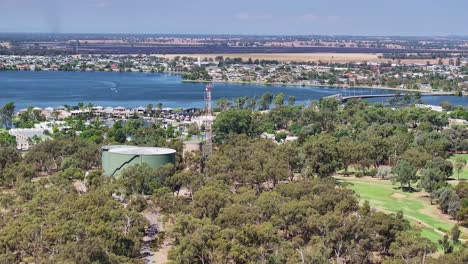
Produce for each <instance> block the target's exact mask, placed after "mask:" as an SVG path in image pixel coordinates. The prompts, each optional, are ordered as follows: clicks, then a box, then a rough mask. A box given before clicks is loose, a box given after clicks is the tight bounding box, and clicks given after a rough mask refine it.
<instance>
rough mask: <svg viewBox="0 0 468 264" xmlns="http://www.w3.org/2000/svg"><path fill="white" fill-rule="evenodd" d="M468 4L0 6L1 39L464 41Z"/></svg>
mask: <svg viewBox="0 0 468 264" xmlns="http://www.w3.org/2000/svg"><path fill="white" fill-rule="evenodd" d="M466 10H468V1H464V0H449V1H427V0H411V1H407V0H393V1H375V0H355V1H343V0H340V1H339V0H313V1H311V0H290V1H287V2H285V1H281V0H256V1H253V0H250V1H249V0H236V1H220V0H217V1H216V0H197V1H189V0H171V1H159V0H134V1H128V0H112V1H111V0H80V1H71V0H0V32H32V33H34V32H45V33H48V32H52V33H150V34H151V33H154V34H156V33H161V34H245V35H251V34H258V35H363V36H388V35H392V36H396V35H399V36H447V35H459V36H468V27H466V26H467V25H468V16H467V15H466V14H465V13H466Z"/></svg>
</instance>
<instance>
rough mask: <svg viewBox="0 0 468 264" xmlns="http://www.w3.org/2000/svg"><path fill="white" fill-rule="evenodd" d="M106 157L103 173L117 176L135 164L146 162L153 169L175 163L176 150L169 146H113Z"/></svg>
mask: <svg viewBox="0 0 468 264" xmlns="http://www.w3.org/2000/svg"><path fill="white" fill-rule="evenodd" d="M107 159H108V163H107V167H106V169H104V174H105V175H108V176H117V175H119V174H120V173H121V172H122V170H124V169H126V168H128V167H130V166H133V165H136V164H142V163H147V164H148V165H149V166H150V167H151V168H154V169H156V168H159V167H161V166H163V165H165V164H168V163H172V164H174V165H175V161H176V151H175V150H174V149H170V148H153V147H128V148H113V149H110V150H108V151H107Z"/></svg>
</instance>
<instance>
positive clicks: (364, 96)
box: [324, 92, 455, 103]
mask: <svg viewBox="0 0 468 264" xmlns="http://www.w3.org/2000/svg"><path fill="white" fill-rule="evenodd" d="M398 95H400V96H403V95H404V94H397V93H389V94H361V95H352V96H343V94H334V95H330V96H326V97H324V98H335V99H337V100H339V101H341V102H343V103H345V102H347V101H348V100H351V99H353V98H358V99H366V98H391V97H395V96H398ZM444 95H455V93H452V92H434V93H421V96H444Z"/></svg>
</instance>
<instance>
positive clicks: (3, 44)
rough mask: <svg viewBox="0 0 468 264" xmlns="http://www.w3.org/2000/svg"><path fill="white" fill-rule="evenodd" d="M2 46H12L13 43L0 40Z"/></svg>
mask: <svg viewBox="0 0 468 264" xmlns="http://www.w3.org/2000/svg"><path fill="white" fill-rule="evenodd" d="M0 47H5V48H10V47H11V44H10V42H0Z"/></svg>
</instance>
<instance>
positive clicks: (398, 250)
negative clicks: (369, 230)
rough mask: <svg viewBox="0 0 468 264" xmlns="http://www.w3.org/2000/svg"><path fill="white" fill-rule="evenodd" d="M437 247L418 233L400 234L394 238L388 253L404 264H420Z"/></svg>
mask: <svg viewBox="0 0 468 264" xmlns="http://www.w3.org/2000/svg"><path fill="white" fill-rule="evenodd" d="M436 249H437V247H436V245H434V243H432V242H431V241H429V240H428V239H427V238H423V237H421V235H420V232H418V231H417V230H416V231H409V232H402V233H399V234H398V235H397V236H396V239H395V242H394V243H392V244H391V245H390V251H389V252H390V253H392V254H393V255H395V256H398V257H399V258H401V260H402V261H404V262H405V263H421V261H422V260H424V259H425V258H427V257H428V255H429V254H431V253H434V252H435V251H436Z"/></svg>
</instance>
